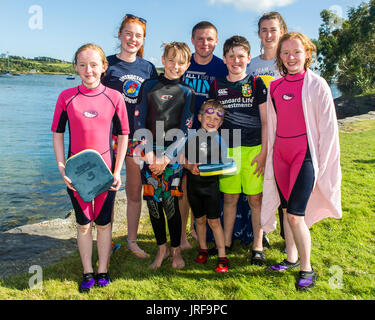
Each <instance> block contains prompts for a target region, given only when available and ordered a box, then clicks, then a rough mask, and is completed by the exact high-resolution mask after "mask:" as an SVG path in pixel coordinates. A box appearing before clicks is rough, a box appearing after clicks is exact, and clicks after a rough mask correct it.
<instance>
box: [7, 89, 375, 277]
mask: <svg viewBox="0 0 375 320" xmlns="http://www.w3.org/2000/svg"><path fill="white" fill-rule="evenodd" d="M335 105H336V112H337V118H338V124H339V128H340V129H341V130H342V129H344V127H345V125H346V124H348V123H352V122H356V121H363V120H368V119H375V95H371V96H365V97H358V98H345V97H340V98H337V99H335ZM125 208H126V196H125V191H124V190H122V191H119V192H118V194H117V197H116V202H115V219H114V220H115V221H114V224H113V232H123V233H124V234H126V213H125V211H126V210H125ZM142 208H143V209H142V215H144V214H147V206H146V204H145V203H144V204H143V206H142ZM0 243H1V246H0V279H1V278H5V277H8V276H10V275H13V274H17V273H28V272H29V268H30V267H31V266H32V265H39V266H41V267H43V266H46V265H49V264H52V263H54V262H56V261H58V260H60V259H61V258H63V257H65V256H67V255H69V254H71V253H72V252H74V251H75V250H77V244H76V222H75V215H74V213H73V211H70V212H69V213H68V214H67V216H66V218H65V219H54V220H49V221H43V222H40V223H36V224H31V225H25V226H21V227H16V228H14V229H11V230H8V231H6V232H1V233H0Z"/></svg>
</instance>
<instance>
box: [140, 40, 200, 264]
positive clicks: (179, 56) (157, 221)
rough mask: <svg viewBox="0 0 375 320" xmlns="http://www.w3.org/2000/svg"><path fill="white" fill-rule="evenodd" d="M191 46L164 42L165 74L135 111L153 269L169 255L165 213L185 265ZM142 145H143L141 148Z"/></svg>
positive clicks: (176, 257)
mask: <svg viewBox="0 0 375 320" xmlns="http://www.w3.org/2000/svg"><path fill="white" fill-rule="evenodd" d="M190 59H191V51H190V49H189V47H188V46H187V44H185V43H183V42H172V43H169V44H165V45H164V54H163V57H162V63H163V65H164V74H162V75H160V76H159V77H158V78H157V79H149V80H146V81H145V82H144V83H143V84H142V87H141V91H140V94H139V96H138V105H137V107H136V109H135V113H134V126H135V130H136V131H135V133H134V138H135V139H138V140H140V141H141V145H140V146H139V147H141V148H143V149H144V150H143V154H144V156H143V158H142V159H143V160H144V162H142V163H141V177H142V184H143V186H144V192H143V198H144V200H146V201H147V206H148V209H149V213H150V220H151V224H152V227H153V230H154V234H155V238H156V242H157V245H158V248H159V250H158V253H157V255H156V258H155V261H154V262H153V263H152V264H151V265H150V268H151V269H156V268H159V267H160V266H161V264H162V262H163V260H164V259H165V258H167V257H168V255H169V249H168V247H167V243H166V242H167V237H166V229H165V228H166V227H165V219H164V213H165V215H166V216H167V220H168V229H169V234H170V238H171V247H172V267H173V268H177V269H182V268H183V267H184V266H185V263H184V260H183V259H182V256H181V249H180V242H181V215H180V211H179V207H178V197H179V196H181V195H182V192H181V177H182V164H181V161H179V159H176V158H177V157H176V155H177V154H178V151H179V150H181V149H182V148H183V147H184V145H185V141H186V136H187V131H188V129H189V128H190V127H191V124H192V117H193V113H194V108H195V93H194V90H193V89H191V88H190V87H189V86H187V85H185V84H184V83H182V81H181V77H182V75H183V74H184V73H185V71H186V69H187V68H188V67H189V65H190ZM139 147H138V149H139Z"/></svg>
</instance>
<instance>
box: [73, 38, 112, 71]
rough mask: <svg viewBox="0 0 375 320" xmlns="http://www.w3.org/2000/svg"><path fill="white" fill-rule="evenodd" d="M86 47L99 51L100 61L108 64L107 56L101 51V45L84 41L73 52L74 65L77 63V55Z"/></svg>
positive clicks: (105, 64) (104, 64)
mask: <svg viewBox="0 0 375 320" xmlns="http://www.w3.org/2000/svg"><path fill="white" fill-rule="evenodd" d="M87 49H92V50H95V51H97V52H98V53H99V55H100V58H101V59H102V63H103V66H108V61H107V57H106V56H105V53H104V51H103V49H102V48H101V47H99V46H98V45H97V44H95V43H86V44H84V45H82V46H80V47H79V48H78V50H77V51H76V53H75V54H74V58H73V64H74V65H76V64H77V59H78V55H79V54H80V53H81V52H82V51H85V50H87Z"/></svg>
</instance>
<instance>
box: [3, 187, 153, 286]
mask: <svg viewBox="0 0 375 320" xmlns="http://www.w3.org/2000/svg"><path fill="white" fill-rule="evenodd" d="M114 210H115V213H114V217H115V218H114V223H113V232H123V233H124V234H126V196H125V191H124V189H122V190H121V191H119V192H118V193H117V196H116V201H115V209H114ZM146 210H147V206H146V204H145V203H143V206H142V215H144V214H146ZM76 233H77V231H76V222H75V215H74V212H73V210H71V211H69V212H68V214H67V215H66V217H65V218H64V219H53V220H48V221H43V222H39V223H35V224H28V225H24V226H20V227H16V228H13V229H11V230H8V231H6V232H0V244H1V246H0V279H1V278H5V277H8V276H10V275H13V274H18V273H28V272H29V268H30V267H31V266H33V265H39V266H41V267H44V266H47V265H49V264H52V263H54V262H56V261H58V260H60V259H61V258H63V257H65V256H67V255H69V254H71V253H73V252H74V251H75V250H77V241H76ZM93 234H94V239H95V234H96V233H95V232H94V233H93Z"/></svg>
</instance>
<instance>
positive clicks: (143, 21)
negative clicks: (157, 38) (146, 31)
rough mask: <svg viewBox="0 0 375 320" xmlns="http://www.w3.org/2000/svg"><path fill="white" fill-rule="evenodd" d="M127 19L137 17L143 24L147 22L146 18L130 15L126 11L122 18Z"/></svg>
mask: <svg viewBox="0 0 375 320" xmlns="http://www.w3.org/2000/svg"><path fill="white" fill-rule="evenodd" d="M127 19H138V20H139V21H140V22H142V23H143V24H146V23H147V20H146V19H143V18H141V17H137V16H135V15H132V14H130V13H127V14H126V15H125V17H124V20H127Z"/></svg>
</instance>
